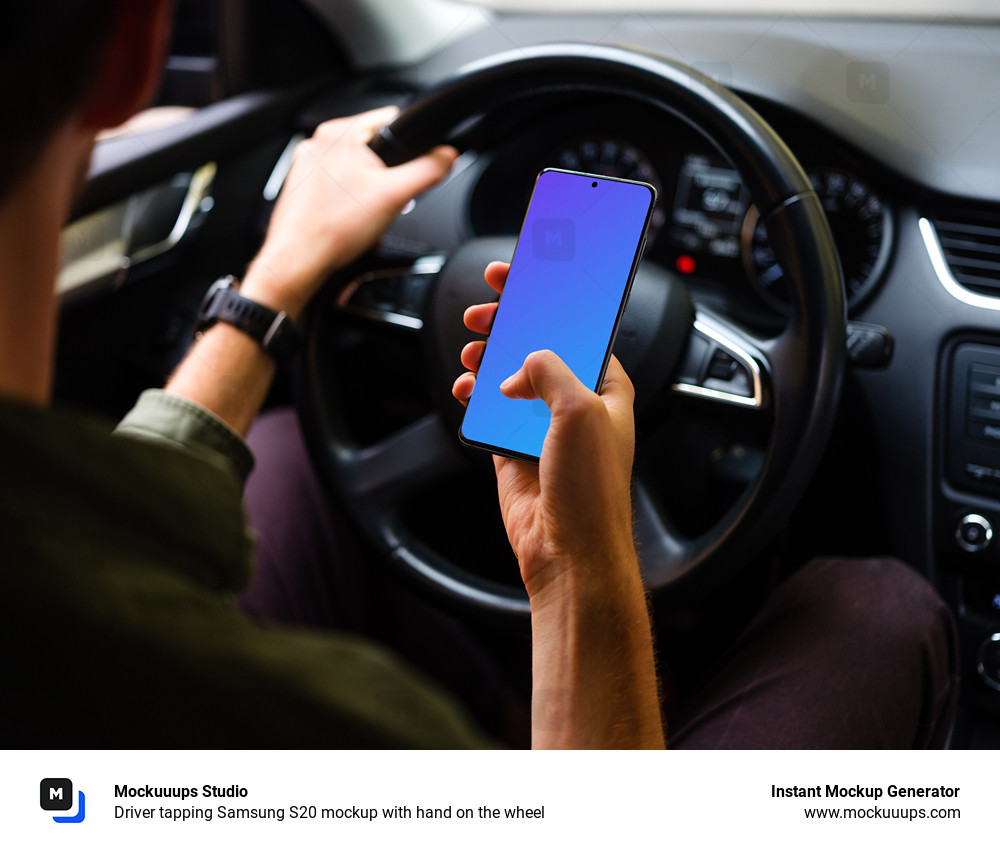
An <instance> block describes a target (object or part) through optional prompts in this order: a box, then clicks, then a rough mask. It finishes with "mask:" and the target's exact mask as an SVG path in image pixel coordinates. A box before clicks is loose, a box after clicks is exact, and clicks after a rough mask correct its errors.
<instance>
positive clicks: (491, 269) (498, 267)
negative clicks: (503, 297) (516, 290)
mask: <svg viewBox="0 0 1000 850" xmlns="http://www.w3.org/2000/svg"><path fill="white" fill-rule="evenodd" d="M509 271H510V263H502V262H500V261H499V260H494V261H493V262H492V263H490V264H489V265H488V266H487V267H486V271H485V272H483V277H484V278H486V282H487V283H488V284H489V285H490V287H491V288H492V289H493V290H494V291H496V292H500V293H502V292H503V288H504V284H506V283H507V272H509Z"/></svg>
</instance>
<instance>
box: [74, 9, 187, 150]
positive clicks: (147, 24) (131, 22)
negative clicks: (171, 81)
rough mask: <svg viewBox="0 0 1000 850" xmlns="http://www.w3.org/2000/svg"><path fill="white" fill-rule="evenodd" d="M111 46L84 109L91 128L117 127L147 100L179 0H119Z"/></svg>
mask: <svg viewBox="0 0 1000 850" xmlns="http://www.w3.org/2000/svg"><path fill="white" fill-rule="evenodd" d="M117 5H118V9H117V11H116V13H115V19H114V23H113V25H112V27H113V29H112V33H111V37H110V39H109V41H108V48H107V50H106V52H105V54H104V59H103V62H102V65H101V71H100V73H99V74H98V77H97V81H96V84H95V85H94V88H93V90H92V91H91V94H90V97H89V98H88V99H87V101H86V102H85V103H84V105H83V108H82V109H81V110H80V113H79V117H80V121H81V122H82V124H83V125H84V126H85V127H87V128H89V129H92V130H103V129H105V128H107V127H117V126H118V125H119V124H122V123H124V122H125V121H127V120H128V119H129V118H131V117H132V116H133V115H134V114H135V113H136V112H138V111H139V110H140V109H142V108H143V107H145V106H146V105H148V103H149V101H150V100H151V99H152V97H153V95H154V94H155V93H156V87H157V85H158V84H159V81H160V76H161V74H162V72H163V66H164V63H165V62H166V55H167V49H168V46H169V43H170V32H171V20H172V18H173V12H174V0H119V2H118V4H117Z"/></svg>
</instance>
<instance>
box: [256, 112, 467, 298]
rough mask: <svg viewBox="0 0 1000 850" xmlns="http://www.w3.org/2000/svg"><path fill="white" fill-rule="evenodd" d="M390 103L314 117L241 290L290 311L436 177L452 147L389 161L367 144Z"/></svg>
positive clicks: (449, 162)
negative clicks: (397, 162)
mask: <svg viewBox="0 0 1000 850" xmlns="http://www.w3.org/2000/svg"><path fill="white" fill-rule="evenodd" d="M397 112H398V110H397V109H396V107H394V106H388V107H384V108H382V109H374V110H372V111H370V112H364V113H361V114H360V115H354V116H350V117H346V118H337V119H334V120H332V121H327V122H325V123H323V124H320V125H319V127H317V128H316V132H315V133H314V134H313V136H312V138H310V139H308V140H306V141H304V142H302V143H301V144H300V145H299V146H298V148H297V149H296V151H295V159H294V161H293V163H292V167H291V169H290V170H289V172H288V176H287V178H286V179H285V184H284V186H283V188H282V190H281V195H280V196H279V197H278V202H277V204H276V205H275V208H274V214H273V216H272V217H271V223H270V226H269V228H268V232H267V237H266V239H265V240H264V245H263V247H262V248H261V250H260V253H259V254H258V255H257V258H256V259H255V260H254V261H253V263H252V264H251V266H250V269H249V271H248V272H247V276H246V279H245V280H244V283H243V288H242V292H243V294H244V295H245V296H247V297H248V298H252V299H253V300H255V301H260V302H261V303H263V304H266V305H268V306H270V307H272V308H273V309H276V310H279V309H280V310H284V311H285V312H286V313H288V314H289V315H290V316H292V317H293V318H295V317H296V316H298V314H299V313H300V312H301V311H302V309H303V308H304V307H305V305H306V304H307V303H308V302H309V301H310V299H311V298H312V296H313V295H314V294H315V293H316V291H317V290H318V289H319V287H320V286H321V285H322V284H323V283H324V281H325V280H326V279H327V277H328V276H329V275H330V274H331V273H332V272H333V271H335V270H336V269H338V268H342V267H343V266H345V265H347V264H348V263H350V262H351V261H352V260H355V259H357V258H358V257H359V256H361V255H362V254H363V253H364V252H365V251H367V250H368V249H369V248H371V247H372V246H373V245H374V244H375V243H376V241H378V239H379V237H380V236H381V235H382V233H383V231H384V230H385V229H386V228H387V227H388V226H389V224H391V223H392V221H393V219H395V218H396V216H397V215H398V214H399V212H400V210H402V209H403V207H404V206H405V205H406V203H407V202H408V201H410V200H411V199H412V198H414V197H415V196H416V195H419V194H420V193H421V192H424V191H426V190H427V189H429V188H430V187H431V186H433V185H434V184H435V183H437V182H438V181H439V180H441V179H442V178H443V177H444V176H445V175H446V174H447V173H448V171H449V170H450V169H451V166H452V164H453V163H454V161H455V158H456V157H457V156H458V152H457V151H456V150H455V149H454V148H451V147H447V146H440V147H435V148H433V149H432V150H431V151H429V152H428V153H426V154H424V155H423V156H419V157H416V158H415V159H412V160H410V161H409V162H406V163H403V164H402V165H398V166H395V167H393V168H389V167H387V166H386V165H385V163H384V162H383V161H382V160H381V159H379V157H378V156H377V155H376V154H375V153H374V152H373V151H372V150H371V148H369V147H368V143H369V142H370V141H371V140H372V138H373V136H374V135H375V133H376V132H377V131H378V129H379V128H380V127H382V126H383V125H384V124H386V123H387V122H388V121H391V120H392V118H393V117H394V116H395V115H396V113H397Z"/></svg>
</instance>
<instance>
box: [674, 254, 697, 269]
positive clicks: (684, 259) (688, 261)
mask: <svg viewBox="0 0 1000 850" xmlns="http://www.w3.org/2000/svg"><path fill="white" fill-rule="evenodd" d="M674 265H675V266H677V271H679V272H680V273H681V274H694V270H695V262H694V257H692V256H689V255H688V254H681V255H680V256H679V257H678V258H677V262H676V263H675V264H674Z"/></svg>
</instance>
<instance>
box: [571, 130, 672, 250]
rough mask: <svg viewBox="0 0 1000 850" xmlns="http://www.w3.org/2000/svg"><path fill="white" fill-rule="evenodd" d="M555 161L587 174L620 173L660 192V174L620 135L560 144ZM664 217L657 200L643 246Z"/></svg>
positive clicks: (612, 175) (607, 174) (654, 236)
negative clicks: (618, 137)
mask: <svg viewBox="0 0 1000 850" xmlns="http://www.w3.org/2000/svg"><path fill="white" fill-rule="evenodd" d="M556 164H557V165H558V166H559V168H565V169H566V170H567V171H583V172H586V173H588V174H601V175H603V176H605V177H624V178H625V179H626V180H641V181H643V182H644V183H649V184H651V185H652V186H654V187H655V188H656V191H657V193H658V194H660V193H662V186H661V183H660V177H659V175H658V174H657V173H656V169H655V168H653V164H652V163H651V162H650V161H649V157H647V156H646V155H645V154H644V153H643V152H642V151H640V150H639V149H638V148H637V147H635V146H634V145H631V144H629V143H628V142H624V141H622V140H620V139H602V138H596V137H587V138H584V139H580V140H579V141H578V142H575V143H574V144H573V145H571V146H570V147H567V148H563V149H562V150H561V151H559V153H558V154H556ZM665 219H666V213H665V212H664V209H663V205H662V203H661V204H657V206H656V209H655V210H653V217H652V219H651V220H650V223H649V234H648V236H647V237H646V246H647V248H648V247H649V246H651V245H652V244H653V243H654V242H655V241H656V237H657V235H658V234H659V232H660V228H662V227H663V222H664V220H665Z"/></svg>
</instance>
